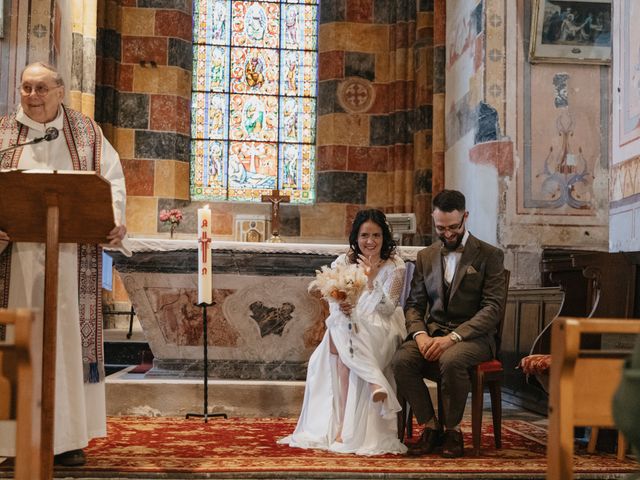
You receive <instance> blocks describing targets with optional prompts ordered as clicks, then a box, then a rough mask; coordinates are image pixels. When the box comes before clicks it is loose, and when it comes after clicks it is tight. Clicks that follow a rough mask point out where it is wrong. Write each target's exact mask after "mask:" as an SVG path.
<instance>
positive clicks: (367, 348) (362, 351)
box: [278, 209, 406, 455]
mask: <svg viewBox="0 0 640 480" xmlns="http://www.w3.org/2000/svg"><path fill="white" fill-rule="evenodd" d="M349 245H350V249H349V252H348V253H347V254H342V255H340V256H339V257H338V258H337V259H336V260H335V261H334V262H333V264H332V267H335V266H336V265H339V264H343V265H346V264H354V263H357V264H358V266H359V268H362V269H363V271H364V273H365V275H366V277H367V288H366V289H365V290H364V292H363V293H362V295H361V296H360V298H359V299H358V301H357V302H356V304H355V305H351V304H349V303H347V302H342V303H336V302H330V304H329V308H330V314H329V317H328V318H327V319H326V321H325V324H326V326H327V330H326V332H325V334H324V337H323V339H322V342H321V343H320V345H318V347H317V348H316V350H315V351H314V352H313V354H312V355H311V358H310V359H309V367H308V370H307V381H306V387H305V392H304V402H303V405H302V411H301V413H300V418H299V420H298V425H297V426H296V429H295V431H294V432H293V433H292V434H291V435H289V436H288V437H285V438H283V439H281V440H279V441H278V443H285V444H289V445H290V446H292V447H300V448H320V449H325V450H331V451H335V452H342V453H355V454H358V455H377V454H384V453H404V452H405V451H406V447H405V446H404V445H403V444H402V443H401V442H400V440H398V431H397V420H396V418H397V416H396V414H397V412H399V411H400V409H401V407H400V404H399V402H398V400H397V399H396V394H395V391H396V390H395V381H394V379H393V376H392V373H391V368H390V365H389V363H390V361H391V358H392V357H393V353H394V352H395V350H396V348H397V347H398V345H400V343H401V342H402V340H404V338H405V337H406V330H405V326H404V315H403V312H402V308H401V307H399V306H398V300H399V298H400V295H401V292H402V289H403V284H404V275H405V265H404V262H403V261H402V259H401V258H400V257H399V256H398V255H396V254H395V242H394V241H393V238H392V235H391V230H390V228H389V225H388V224H387V221H386V217H385V215H384V213H382V212H381V211H380V210H374V209H371V210H362V211H360V212H358V214H357V215H356V218H355V219H354V221H353V227H352V229H351V234H350V236H349ZM352 322H353V323H352ZM353 325H357V328H356V327H354V326H353ZM350 327H351V328H350Z"/></svg>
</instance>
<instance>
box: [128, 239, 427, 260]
mask: <svg viewBox="0 0 640 480" xmlns="http://www.w3.org/2000/svg"><path fill="white" fill-rule="evenodd" d="M127 246H128V247H129V248H130V250H131V252H133V253H136V252H170V251H175V250H195V249H197V248H198V241H197V240H196V238H195V237H194V238H193V239H192V240H191V239H186V240H185V239H166V238H129V241H128V244H127ZM348 248H349V247H348V245H344V244H323V243H254V242H231V241H216V240H214V241H213V242H211V249H212V250H233V251H236V252H254V253H300V254H312V255H335V256H336V257H337V256H338V255H340V254H341V253H345V252H346V251H347V250H348ZM423 248H425V247H406V246H402V247H398V251H399V252H400V256H401V257H402V259H403V260H405V261H407V260H410V261H411V260H412V261H415V259H416V257H417V255H418V252H419V251H420V250H422V249H423Z"/></svg>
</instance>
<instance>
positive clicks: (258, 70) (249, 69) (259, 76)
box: [244, 57, 264, 88]
mask: <svg viewBox="0 0 640 480" xmlns="http://www.w3.org/2000/svg"><path fill="white" fill-rule="evenodd" d="M263 72H264V61H263V60H262V58H260V57H251V58H250V59H249V60H248V61H247V64H246V65H245V67H244V76H245V79H246V81H247V85H248V86H249V87H257V88H260V87H262V84H263V83H264V74H263Z"/></svg>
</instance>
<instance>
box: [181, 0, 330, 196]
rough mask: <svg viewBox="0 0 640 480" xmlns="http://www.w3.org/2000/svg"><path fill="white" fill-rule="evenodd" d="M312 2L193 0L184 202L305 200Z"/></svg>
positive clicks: (311, 168) (313, 77) (310, 146)
mask: <svg viewBox="0 0 640 480" xmlns="http://www.w3.org/2000/svg"><path fill="white" fill-rule="evenodd" d="M317 14H318V2H317V0H283V1H243V0H215V1H211V0H194V28H193V30H194V31H193V87H192V96H191V198H192V199H194V200H232V201H256V202H259V201H260V197H261V195H262V194H268V193H271V190H272V189H274V188H278V189H280V190H281V194H283V195H290V196H291V201H292V203H311V202H313V200H314V197H315V192H314V188H315V187H314V185H315V182H314V179H315V157H316V151H315V140H316V105H317V103H316V97H317V60H318V54H317V30H318V25H317V23H318V22H317V18H318V17H317Z"/></svg>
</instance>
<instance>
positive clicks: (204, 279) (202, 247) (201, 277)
mask: <svg viewBox="0 0 640 480" xmlns="http://www.w3.org/2000/svg"><path fill="white" fill-rule="evenodd" d="M211 289H212V284H211V210H209V205H205V207H204V208H199V209H198V303H211Z"/></svg>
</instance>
